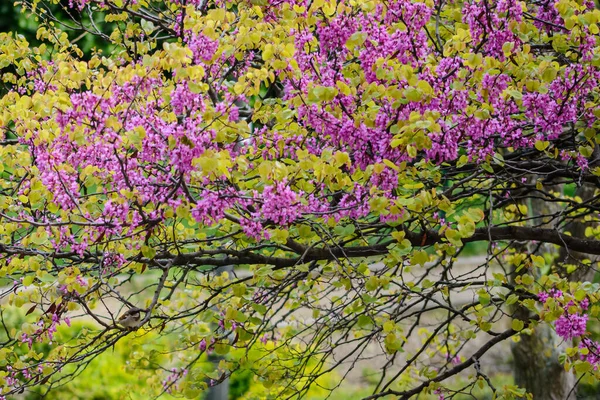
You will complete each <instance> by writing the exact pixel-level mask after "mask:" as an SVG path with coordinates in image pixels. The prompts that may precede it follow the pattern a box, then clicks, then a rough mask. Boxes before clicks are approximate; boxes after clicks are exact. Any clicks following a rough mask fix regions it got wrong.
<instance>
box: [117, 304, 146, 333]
mask: <svg viewBox="0 0 600 400" xmlns="http://www.w3.org/2000/svg"><path fill="white" fill-rule="evenodd" d="M143 311H144V310H142V309H141V308H137V307H132V308H130V309H129V310H127V311H125V312H124V313H123V314H121V316H120V317H119V319H118V320H117V322H118V323H119V325H121V326H122V327H124V328H137V326H138V324H139V322H140V319H141V316H142V312H143Z"/></svg>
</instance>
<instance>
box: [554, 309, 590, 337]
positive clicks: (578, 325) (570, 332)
mask: <svg viewBox="0 0 600 400" xmlns="http://www.w3.org/2000/svg"><path fill="white" fill-rule="evenodd" d="M587 320H588V316H587V315H586V314H583V315H579V314H571V315H569V314H565V315H561V316H560V318H559V319H558V320H557V321H556V322H555V323H554V325H555V327H556V334H557V335H558V336H560V337H562V338H563V339H565V340H568V339H572V338H575V337H579V336H581V335H583V334H584V333H585V330H586V326H587Z"/></svg>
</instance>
